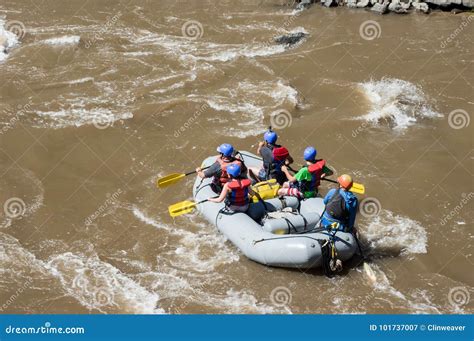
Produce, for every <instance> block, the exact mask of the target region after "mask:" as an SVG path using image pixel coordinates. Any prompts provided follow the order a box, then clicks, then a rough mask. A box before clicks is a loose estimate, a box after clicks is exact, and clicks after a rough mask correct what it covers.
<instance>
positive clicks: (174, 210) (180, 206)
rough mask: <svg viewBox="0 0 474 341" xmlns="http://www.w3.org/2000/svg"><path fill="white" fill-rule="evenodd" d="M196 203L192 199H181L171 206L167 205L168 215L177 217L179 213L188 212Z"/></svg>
mask: <svg viewBox="0 0 474 341" xmlns="http://www.w3.org/2000/svg"><path fill="white" fill-rule="evenodd" d="M196 205H197V204H196V203H195V202H194V201H181V202H178V203H176V204H173V205H171V206H168V211H169V213H170V216H172V217H178V216H180V215H183V214H186V213H190V212H192V211H193V210H194V208H195V207H196Z"/></svg>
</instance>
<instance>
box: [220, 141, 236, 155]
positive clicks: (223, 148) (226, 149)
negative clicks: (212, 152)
mask: <svg viewBox="0 0 474 341" xmlns="http://www.w3.org/2000/svg"><path fill="white" fill-rule="evenodd" d="M217 151H218V152H219V153H221V154H222V155H224V156H232V153H233V152H234V147H232V145H231V144H228V143H224V144H221V145H220V146H219V147H217Z"/></svg>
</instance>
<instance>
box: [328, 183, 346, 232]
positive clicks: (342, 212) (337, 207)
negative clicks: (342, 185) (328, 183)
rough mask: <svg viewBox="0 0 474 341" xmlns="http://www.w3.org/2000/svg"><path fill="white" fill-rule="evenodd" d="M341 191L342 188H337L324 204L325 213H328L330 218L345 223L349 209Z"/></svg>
mask: <svg viewBox="0 0 474 341" xmlns="http://www.w3.org/2000/svg"><path fill="white" fill-rule="evenodd" d="M341 191H342V189H340V190H337V191H336V193H334V195H333V196H332V197H331V199H329V201H328V203H327V204H326V212H325V214H329V216H330V218H332V219H334V220H336V221H338V222H340V223H341V224H343V225H345V224H347V221H348V219H349V211H348V210H347V208H346V200H345V199H344V196H343V195H342V194H341Z"/></svg>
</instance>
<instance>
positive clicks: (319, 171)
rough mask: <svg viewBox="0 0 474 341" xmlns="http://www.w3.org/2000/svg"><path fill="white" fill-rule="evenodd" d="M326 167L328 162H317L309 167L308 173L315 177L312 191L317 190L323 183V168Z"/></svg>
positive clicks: (312, 182)
mask: <svg viewBox="0 0 474 341" xmlns="http://www.w3.org/2000/svg"><path fill="white" fill-rule="evenodd" d="M325 165H326V160H322V159H321V160H316V162H315V163H313V164H312V165H309V166H308V171H309V172H310V173H311V175H312V176H313V179H312V181H311V190H317V189H318V187H319V185H320V183H321V175H323V168H324V166H325Z"/></svg>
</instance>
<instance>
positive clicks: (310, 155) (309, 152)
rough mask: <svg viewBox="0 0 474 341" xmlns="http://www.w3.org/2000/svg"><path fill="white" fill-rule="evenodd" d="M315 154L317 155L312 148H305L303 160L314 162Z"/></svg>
mask: <svg viewBox="0 0 474 341" xmlns="http://www.w3.org/2000/svg"><path fill="white" fill-rule="evenodd" d="M316 154H318V152H317V151H316V149H314V148H313V147H306V149H305V150H304V159H305V160H306V161H314V160H316Z"/></svg>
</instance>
